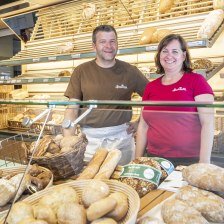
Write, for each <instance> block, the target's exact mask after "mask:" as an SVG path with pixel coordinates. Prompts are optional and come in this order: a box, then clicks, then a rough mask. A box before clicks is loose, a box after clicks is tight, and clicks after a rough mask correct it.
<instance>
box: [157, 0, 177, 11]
mask: <svg viewBox="0 0 224 224" xmlns="http://www.w3.org/2000/svg"><path fill="white" fill-rule="evenodd" d="M173 4H174V0H160V1H159V13H166V12H167V11H169V10H170V9H171V8H172V6H173Z"/></svg>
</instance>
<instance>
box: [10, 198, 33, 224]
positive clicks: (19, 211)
mask: <svg viewBox="0 0 224 224" xmlns="http://www.w3.org/2000/svg"><path fill="white" fill-rule="evenodd" d="M29 218H31V219H32V218H34V214H33V208H32V206H31V205H30V204H29V203H27V202H23V201H19V202H17V203H15V204H14V205H13V206H12V209H11V212H10V213H9V216H8V218H7V223H8V224H18V223H19V222H20V221H22V220H24V219H29Z"/></svg>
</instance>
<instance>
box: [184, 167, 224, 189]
mask: <svg viewBox="0 0 224 224" xmlns="http://www.w3.org/2000/svg"><path fill="white" fill-rule="evenodd" d="M182 176H183V179H184V180H185V181H187V182H188V183H189V184H191V185H193V186H195V187H199V188H202V189H205V190H208V191H220V192H224V182H223V180H224V168H221V167H219V166H216V165H214V164H205V163H196V164H192V165H190V166H188V167H186V168H185V169H184V170H183V171H182Z"/></svg>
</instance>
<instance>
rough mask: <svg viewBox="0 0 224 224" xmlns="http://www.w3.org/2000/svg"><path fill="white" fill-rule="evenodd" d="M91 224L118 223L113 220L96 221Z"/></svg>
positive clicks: (101, 219) (102, 219)
mask: <svg viewBox="0 0 224 224" xmlns="http://www.w3.org/2000/svg"><path fill="white" fill-rule="evenodd" d="M91 224H117V222H116V221H115V220H113V219H111V218H100V219H96V220H94V221H93V222H91Z"/></svg>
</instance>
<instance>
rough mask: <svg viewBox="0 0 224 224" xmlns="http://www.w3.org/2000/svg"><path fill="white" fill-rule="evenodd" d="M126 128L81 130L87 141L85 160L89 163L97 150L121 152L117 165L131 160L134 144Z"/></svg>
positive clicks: (89, 128) (86, 128) (124, 126)
mask: <svg viewBox="0 0 224 224" xmlns="http://www.w3.org/2000/svg"><path fill="white" fill-rule="evenodd" d="M127 128H128V125H127V124H122V125H118V126H112V127H104V128H91V127H83V128H81V130H82V132H83V133H84V134H85V135H86V138H87V139H88V145H87V147H86V152H85V160H86V161H89V160H90V159H91V158H92V156H93V155H94V154H95V152H96V150H97V149H98V148H106V149H108V150H110V149H119V150H121V152H122V157H121V160H120V162H119V165H125V164H127V163H129V162H130V161H131V160H133V159H134V150H135V142H134V138H133V137H132V134H127V131H126V130H127Z"/></svg>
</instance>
